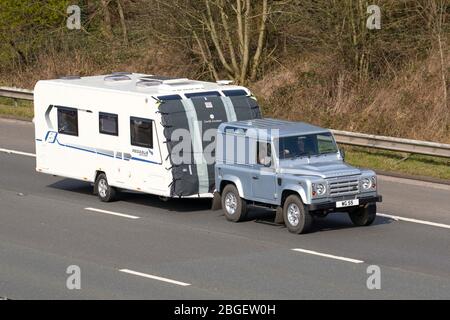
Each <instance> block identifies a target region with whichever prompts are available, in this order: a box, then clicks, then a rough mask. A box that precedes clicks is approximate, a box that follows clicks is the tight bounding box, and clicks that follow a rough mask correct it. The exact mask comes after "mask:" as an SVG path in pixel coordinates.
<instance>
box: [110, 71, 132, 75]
mask: <svg viewBox="0 0 450 320" xmlns="http://www.w3.org/2000/svg"><path fill="white" fill-rule="evenodd" d="M131 74H133V72H127V71H116V72H113V73H111V75H113V76H128V75H131Z"/></svg>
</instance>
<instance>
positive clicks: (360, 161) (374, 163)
mask: <svg viewBox="0 0 450 320" xmlns="http://www.w3.org/2000/svg"><path fill="white" fill-rule="evenodd" d="M344 149H345V155H346V161H347V162H348V163H349V164H351V165H354V166H357V167H363V168H370V169H373V170H382V171H390V172H397V173H404V174H408V175H413V176H428V177H433V178H438V179H446V180H450V159H446V158H439V157H430V156H422V155H417V154H411V155H409V154H407V153H402V152H392V151H385V150H376V149H369V148H359V147H349V146H345V147H344Z"/></svg>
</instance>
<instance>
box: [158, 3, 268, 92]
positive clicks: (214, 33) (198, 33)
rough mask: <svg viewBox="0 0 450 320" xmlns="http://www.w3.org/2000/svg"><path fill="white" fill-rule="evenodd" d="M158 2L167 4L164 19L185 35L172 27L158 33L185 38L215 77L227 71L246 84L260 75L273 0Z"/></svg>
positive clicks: (173, 38) (163, 35)
mask: <svg viewBox="0 0 450 320" xmlns="http://www.w3.org/2000/svg"><path fill="white" fill-rule="evenodd" d="M156 2H157V3H158V5H159V8H165V12H164V18H165V19H168V20H166V21H165V23H166V24H173V25H176V26H177V27H178V31H179V30H183V31H184V34H185V37H184V38H183V37H180V38H178V39H176V36H174V32H173V31H174V30H173V29H171V28H170V27H168V28H167V29H166V30H167V32H166V33H164V32H159V33H158V35H159V36H160V37H162V38H163V39H164V40H165V41H179V40H180V39H181V38H183V40H182V41H181V42H182V43H183V44H184V46H185V47H186V48H188V49H189V50H190V51H191V52H192V53H194V54H195V55H197V56H198V57H199V58H200V59H201V61H202V62H203V63H204V65H205V66H207V68H208V70H209V72H210V74H211V75H212V76H213V77H214V78H215V79H218V78H219V77H220V76H221V74H225V75H226V76H227V77H228V78H230V79H233V80H234V81H236V82H238V83H242V84H244V83H246V82H248V81H254V80H255V79H256V78H257V76H258V71H259V70H260V66H261V62H262V61H263V59H262V56H263V54H264V49H265V47H266V45H267V41H266V40H267V26H268V21H269V17H270V14H271V9H272V6H273V3H272V1H270V0H262V1H250V0H201V1H196V2H189V1H187V2H186V1H182V0H174V1H170V2H168V1H164V0H156ZM158 23H160V21H159V22H158ZM160 29H161V27H160V25H159V27H158V30H160ZM178 34H179V32H178ZM190 40H192V41H190Z"/></svg>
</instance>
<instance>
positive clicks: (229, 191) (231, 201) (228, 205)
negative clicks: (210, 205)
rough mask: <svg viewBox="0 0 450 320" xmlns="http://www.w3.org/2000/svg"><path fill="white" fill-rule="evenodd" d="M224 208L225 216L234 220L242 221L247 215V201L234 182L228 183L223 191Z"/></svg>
mask: <svg viewBox="0 0 450 320" xmlns="http://www.w3.org/2000/svg"><path fill="white" fill-rule="evenodd" d="M222 208H223V212H224V213H225V217H226V218H227V219H228V220H230V221H233V222H239V221H242V220H244V219H245V218H246V216H247V202H246V201H245V199H242V198H241V197H240V196H239V192H238V190H237V188H236V187H235V186H234V185H232V184H228V185H226V186H225V188H224V189H223V191H222Z"/></svg>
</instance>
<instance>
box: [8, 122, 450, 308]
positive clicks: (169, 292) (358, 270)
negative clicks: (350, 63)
mask: <svg viewBox="0 0 450 320" xmlns="http://www.w3.org/2000/svg"><path fill="white" fill-rule="evenodd" d="M33 139H34V134H33V128H32V124H30V123H24V122H17V121H10V120H0V149H10V150H16V151H22V152H26V153H34V141H33ZM34 168H35V159H34V158H33V157H32V156H27V155H20V154H9V153H5V152H0V297H8V298H10V299H111V298H117V299H319V298H322V299H450V186H444V185H437V184H431V183H423V182H419V181H414V180H403V179H397V178H389V177H380V179H379V190H380V193H381V194H383V196H384V202H383V203H382V204H381V205H379V207H378V212H379V213H381V214H384V215H380V216H378V217H377V219H376V221H375V223H374V224H373V225H372V226H370V227H364V228H357V227H353V226H352V224H351V222H350V220H349V218H348V217H347V216H346V215H345V214H335V215H330V216H328V217H327V218H326V219H323V220H319V221H317V223H316V225H315V227H314V229H313V232H312V233H309V234H306V235H293V234H290V233H289V232H287V230H286V228H285V227H282V226H279V225H274V224H272V223H270V218H271V217H272V216H273V213H272V212H270V211H267V210H262V209H252V211H251V218H250V219H249V221H246V222H242V223H237V224H236V223H231V222H227V221H226V220H225V218H224V217H223V215H222V213H221V211H211V210H209V207H210V202H209V201H203V200H172V201H169V202H162V201H160V200H159V199H158V198H157V197H154V196H149V195H141V194H131V193H126V194H122V196H121V199H120V200H119V201H117V202H114V203H108V204H105V203H101V202H100V201H99V200H98V199H97V197H95V196H94V195H92V187H91V186H90V185H89V184H87V183H84V182H78V181H74V180H69V179H64V178H61V177H53V176H49V175H44V174H39V173H36V172H35V169H34ZM86 208H93V209H100V210H107V211H109V212H110V213H113V214H110V213H105V212H98V211H90V210H86ZM114 214H122V215H126V216H120V215H114ZM386 215H388V216H386ZM391 216H398V217H400V218H396V219H393V218H392V217H391ZM398 219H400V220H398ZM403 219H406V221H405V220H403ZM411 219H412V220H411ZM292 249H300V251H294V250H292ZM305 250H309V251H305ZM310 251H314V252H310ZM322 254H328V255H332V256H324V255H322ZM355 262H358V263H355ZM71 265H76V266H79V268H80V270H81V277H80V280H81V282H80V283H81V289H79V290H77V289H74V290H69V289H68V288H67V286H66V281H67V279H68V277H69V274H67V273H66V270H67V268H68V267H69V266H71ZM371 265H376V266H378V267H379V268H380V272H381V288H380V289H373V290H369V289H368V288H367V284H366V282H367V279H368V277H369V276H370V274H368V273H367V269H368V267H369V266H371ZM121 270H122V271H121Z"/></svg>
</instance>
